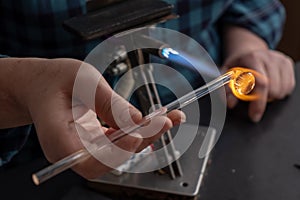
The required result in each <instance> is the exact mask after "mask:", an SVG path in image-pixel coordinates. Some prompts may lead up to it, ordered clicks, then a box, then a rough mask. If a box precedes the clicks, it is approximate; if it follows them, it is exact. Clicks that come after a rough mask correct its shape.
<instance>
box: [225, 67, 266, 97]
mask: <svg viewBox="0 0 300 200" xmlns="http://www.w3.org/2000/svg"><path fill="white" fill-rule="evenodd" d="M227 73H231V74H232V75H231V80H230V81H229V87H230V89H231V91H232V93H233V95H234V96H236V97H237V98H239V99H241V100H244V101H254V100H256V99H258V98H259V94H257V93H255V92H253V89H254V87H255V79H256V77H258V76H261V75H260V74H259V73H258V72H256V71H254V70H251V69H247V68H242V67H234V68H231V69H230V70H229V71H228V72H227Z"/></svg>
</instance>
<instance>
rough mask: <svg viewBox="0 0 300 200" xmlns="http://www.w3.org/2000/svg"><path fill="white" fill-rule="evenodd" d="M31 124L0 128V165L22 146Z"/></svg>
mask: <svg viewBox="0 0 300 200" xmlns="http://www.w3.org/2000/svg"><path fill="white" fill-rule="evenodd" d="M31 126H32V125H26V126H20V127H16V128H8V129H0V166H1V165H4V164H6V163H8V162H9V161H10V160H11V159H12V158H13V157H14V156H15V155H16V154H17V153H18V152H19V151H20V150H21V148H22V147H23V146H24V144H25V142H26V140H27V138H28V135H29V134H30V131H31Z"/></svg>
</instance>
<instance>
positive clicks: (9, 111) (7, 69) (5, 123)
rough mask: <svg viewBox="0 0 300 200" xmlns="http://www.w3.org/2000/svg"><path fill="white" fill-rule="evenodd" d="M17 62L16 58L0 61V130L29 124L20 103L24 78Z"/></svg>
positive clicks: (24, 109) (28, 119) (25, 110)
mask: <svg viewBox="0 0 300 200" xmlns="http://www.w3.org/2000/svg"><path fill="white" fill-rule="evenodd" d="M18 61H19V60H18V59H16V58H1V59H0V105H1V109H0V128H10V127H16V126H22V125H26V124H30V123H31V119H30V115H29V112H28V110H27V109H26V106H24V104H23V102H22V101H21V90H22V89H24V88H25V82H26V80H25V79H26V78H25V77H24V73H22V71H21V69H19V65H18ZM23 70H24V69H23ZM16 72H18V73H16ZM22 75H23V76H22ZM18 85H19V86H21V87H18Z"/></svg>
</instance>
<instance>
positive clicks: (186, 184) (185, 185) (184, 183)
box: [180, 182, 189, 187]
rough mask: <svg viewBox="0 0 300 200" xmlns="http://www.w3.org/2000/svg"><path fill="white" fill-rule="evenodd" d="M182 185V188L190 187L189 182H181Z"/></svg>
mask: <svg viewBox="0 0 300 200" xmlns="http://www.w3.org/2000/svg"><path fill="white" fill-rule="evenodd" d="M180 185H181V186H182V187H187V186H189V184H188V183H187V182H181V183H180Z"/></svg>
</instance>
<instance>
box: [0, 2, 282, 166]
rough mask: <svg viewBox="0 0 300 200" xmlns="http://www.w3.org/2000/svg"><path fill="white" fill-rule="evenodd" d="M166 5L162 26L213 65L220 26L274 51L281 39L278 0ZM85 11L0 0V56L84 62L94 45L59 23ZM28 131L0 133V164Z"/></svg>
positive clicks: (71, 5) (78, 6) (73, 5)
mask: <svg viewBox="0 0 300 200" xmlns="http://www.w3.org/2000/svg"><path fill="white" fill-rule="evenodd" d="M166 1H167V2H169V3H172V4H174V5H175V12H176V13H177V14H179V15H180V18H179V19H177V20H171V21H169V22H166V23H165V24H164V25H162V26H164V27H167V28H170V29H174V30H178V31H180V32H182V33H185V34H187V35H189V36H190V37H192V38H193V39H195V40H196V41H198V42H199V43H200V44H201V45H202V46H203V47H204V48H205V49H206V50H207V51H208V53H209V54H210V56H211V57H212V58H213V60H214V61H215V62H216V63H217V64H220V63H221V60H222V58H221V51H220V49H222V46H221V45H222V41H221V39H222V38H221V33H220V28H221V27H222V25H223V24H226V23H230V24H235V25H238V26H241V27H244V28H246V29H248V30H250V31H252V32H254V33H255V34H257V35H258V36H260V37H261V38H263V39H264V40H265V41H266V42H267V44H268V45H269V47H270V48H275V47H276V45H277V43H278V41H279V39H280V38H281V33H282V28H283V24H284V20H285V11H284V8H283V6H282V5H281V3H280V2H279V1H278V0H177V1H176V0H166ZM85 13H86V0H43V1H41V0H20V1H7V0H0V24H1V30H0V54H3V55H8V56H11V57H14V56H15V57H28V56H30V57H46V58H54V57H71V58H78V59H84V58H85V56H86V55H87V54H88V53H89V52H90V50H91V49H93V47H95V46H96V45H97V44H98V43H99V42H100V41H99V40H94V41H91V42H88V43H87V42H85V41H82V40H80V39H79V38H77V37H75V36H73V35H71V34H70V33H68V32H66V31H65V30H64V29H63V27H62V22H63V21H64V20H65V19H68V18H71V17H73V16H76V15H81V14H85ZM25 129H26V130H27V131H26V130H25ZM3 132H5V133H3ZM28 132H29V131H28V127H20V128H15V129H6V130H1V132H0V165H1V164H3V163H4V162H7V161H8V160H9V159H10V158H11V157H12V156H13V155H14V154H15V153H16V152H17V151H18V150H19V148H20V146H22V144H23V143H24V140H25V139H26V134H28Z"/></svg>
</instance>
